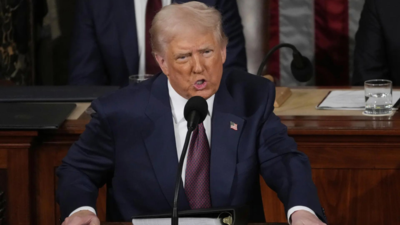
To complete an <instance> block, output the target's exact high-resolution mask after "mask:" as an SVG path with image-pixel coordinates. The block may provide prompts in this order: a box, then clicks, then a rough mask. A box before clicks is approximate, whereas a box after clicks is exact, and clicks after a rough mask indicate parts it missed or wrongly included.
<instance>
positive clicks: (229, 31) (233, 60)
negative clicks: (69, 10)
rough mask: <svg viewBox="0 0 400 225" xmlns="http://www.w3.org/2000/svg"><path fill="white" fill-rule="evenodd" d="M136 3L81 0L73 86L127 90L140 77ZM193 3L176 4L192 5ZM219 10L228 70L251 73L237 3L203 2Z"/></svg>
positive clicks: (72, 55) (75, 35) (72, 58)
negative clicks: (110, 87) (232, 68)
mask: <svg viewBox="0 0 400 225" xmlns="http://www.w3.org/2000/svg"><path fill="white" fill-rule="evenodd" d="M133 1H134V0H78V1H77V8H76V17H75V28H74V33H73V36H72V45H71V52H70V62H69V70H70V71H69V84H71V85H116V86H126V85H128V83H129V80H128V77H129V75H132V74H138V71H139V52H138V41H137V33H136V19H135V9H134V3H133ZM188 1H189V0H172V2H179V3H183V2H188ZM199 1H200V2H203V3H205V4H207V5H209V6H214V7H215V8H216V9H218V10H219V11H220V12H221V14H222V17H223V29H224V31H225V34H226V35H227V37H228V38H229V44H228V46H227V59H226V62H225V64H224V67H225V68H228V67H237V68H240V69H243V70H245V71H247V62H246V51H245V40H244V35H243V27H242V23H241V18H240V15H239V11H238V7H237V4H236V1H232V0H199Z"/></svg>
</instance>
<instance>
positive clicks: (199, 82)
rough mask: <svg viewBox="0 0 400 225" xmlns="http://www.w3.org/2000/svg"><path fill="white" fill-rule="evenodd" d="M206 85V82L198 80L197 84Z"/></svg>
mask: <svg viewBox="0 0 400 225" xmlns="http://www.w3.org/2000/svg"><path fill="white" fill-rule="evenodd" d="M203 83H204V80H198V81H197V82H196V84H203Z"/></svg>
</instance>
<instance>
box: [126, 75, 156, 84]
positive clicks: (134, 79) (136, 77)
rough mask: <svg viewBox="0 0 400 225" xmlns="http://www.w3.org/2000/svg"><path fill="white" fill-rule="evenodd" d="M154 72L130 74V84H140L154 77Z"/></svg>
mask: <svg viewBox="0 0 400 225" xmlns="http://www.w3.org/2000/svg"><path fill="white" fill-rule="evenodd" d="M153 76H154V75H153V74H135V75H130V76H129V84H138V83H141V82H143V81H145V80H147V79H150V78H152V77H153Z"/></svg>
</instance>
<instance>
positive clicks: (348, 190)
mask: <svg viewBox="0 0 400 225" xmlns="http://www.w3.org/2000/svg"><path fill="white" fill-rule="evenodd" d="M313 178H314V182H315V184H316V186H317V188H318V193H319V196H320V198H321V202H322V204H323V205H324V207H325V211H326V214H327V217H328V219H329V222H330V224H332V225H336V224H337V225H339V224H340V225H353V224H400V215H399V212H400V205H399V204H398V202H399V201H400V195H399V194H398V193H399V190H400V189H399V188H400V170H374V169H370V170H358V169H357V170H354V169H329V170H325V169H314V170H313Z"/></svg>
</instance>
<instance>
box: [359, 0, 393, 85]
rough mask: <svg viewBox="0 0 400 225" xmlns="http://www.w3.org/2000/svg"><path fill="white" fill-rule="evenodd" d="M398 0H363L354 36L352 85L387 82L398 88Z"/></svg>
mask: <svg viewBox="0 0 400 225" xmlns="http://www.w3.org/2000/svg"><path fill="white" fill-rule="evenodd" d="M399 8H400V1H399V0H385V1H382V0H366V1H365V4H364V9H363V11H362V13H361V19H360V27H359V29H358V31H357V34H356V47H355V52H354V74H353V78H352V84H353V85H363V84H364V81H366V80H370V79H388V80H391V81H392V82H393V85H395V86H399V85H400V63H399V59H400V29H399V20H400V15H399V12H398V11H399V10H398V9H399Z"/></svg>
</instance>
